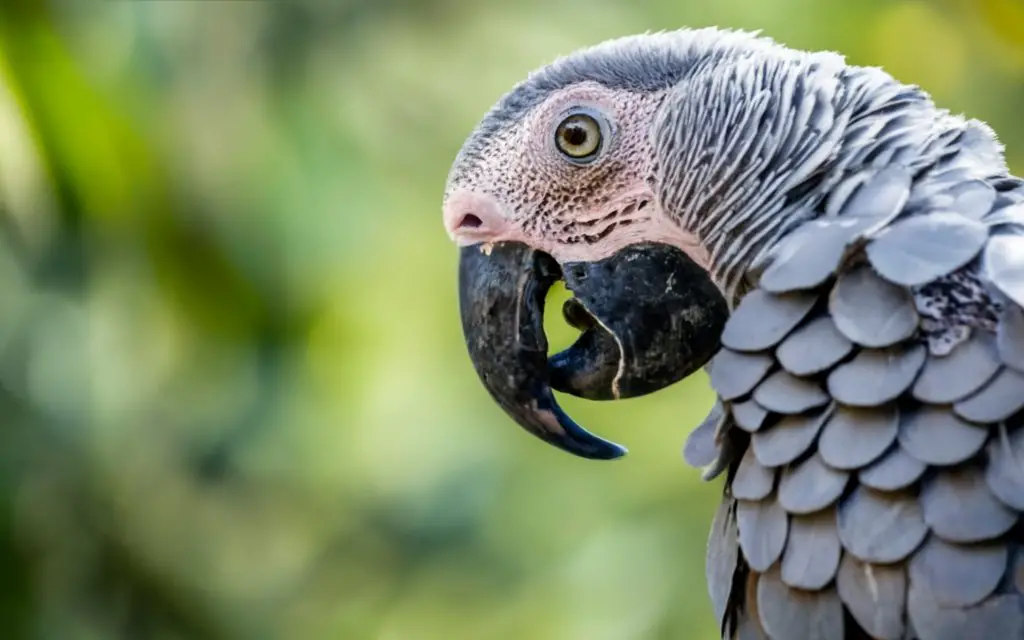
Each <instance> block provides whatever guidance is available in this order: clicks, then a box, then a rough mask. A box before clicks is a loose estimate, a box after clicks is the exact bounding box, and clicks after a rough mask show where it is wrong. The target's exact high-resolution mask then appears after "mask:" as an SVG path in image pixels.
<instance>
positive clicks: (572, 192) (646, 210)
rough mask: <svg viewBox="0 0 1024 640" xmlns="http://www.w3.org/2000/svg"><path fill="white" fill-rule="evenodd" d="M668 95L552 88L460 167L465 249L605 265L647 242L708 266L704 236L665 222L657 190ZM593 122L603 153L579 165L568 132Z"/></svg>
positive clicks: (456, 183) (450, 218)
mask: <svg viewBox="0 0 1024 640" xmlns="http://www.w3.org/2000/svg"><path fill="white" fill-rule="evenodd" d="M662 98H663V94H662V93H643V94H642V93H631V92H627V91H613V90H611V89H608V88H606V87H603V86H601V85H599V84H597V83H594V82H584V83H580V84H577V85H574V86H570V87H568V88H565V89H562V90H559V91H555V92H553V93H552V94H551V95H550V96H549V97H548V99H547V100H545V101H544V102H543V103H542V104H540V105H539V106H538V107H536V108H535V109H533V110H532V111H531V112H530V113H529V114H528V115H527V117H526V118H524V119H522V121H521V122H519V123H517V124H515V125H514V126H512V127H510V128H507V129H505V130H503V131H499V132H497V133H496V134H495V135H493V136H491V137H490V138H489V139H488V140H487V142H486V148H485V149H480V150H479V152H480V155H479V156H477V157H471V158H466V159H465V161H464V162H462V163H458V164H457V166H456V167H455V169H454V170H453V175H452V178H451V180H450V181H449V187H448V190H447V192H446V195H445V200H444V208H443V214H444V215H443V217H444V225H445V229H446V231H447V232H448V234H449V236H450V237H451V238H452V240H453V241H454V242H455V243H456V244H457V245H459V246H468V245H471V244H476V243H486V244H489V243H494V242H500V241H517V242H522V243H524V244H526V245H528V246H530V247H533V248H535V249H538V250H540V251H544V252H545V253H548V254H550V255H551V256H553V257H554V258H555V259H556V260H557V261H558V262H572V261H590V262H593V261H596V260H600V259H602V258H607V257H608V256H611V255H613V254H614V253H616V252H617V251H620V250H621V249H623V248H624V247H626V246H628V245H631V244H635V243H637V242H640V241H651V242H658V243H663V244H669V245H672V246H675V247H678V248H680V249H682V250H683V251H684V252H686V253H687V255H689V256H690V257H691V258H692V259H693V260H694V261H695V262H697V263H698V264H701V265H703V266H705V267H706V266H707V259H708V258H707V253H706V251H704V250H703V249H702V248H701V246H700V245H699V243H697V241H696V239H695V238H694V237H693V236H692V235H691V234H689V233H687V232H686V231H685V230H683V229H682V228H680V226H679V225H678V224H677V223H676V222H675V221H673V220H672V219H671V218H670V217H668V216H666V215H665V213H664V211H663V210H662V209H661V207H660V206H659V204H658V202H657V199H656V197H655V194H654V190H653V186H652V176H653V170H654V168H653V166H652V158H653V153H652V151H651V140H650V136H649V128H650V123H651V121H652V118H653V114H654V112H655V111H656V110H657V109H658V107H659V106H660V104H661V100H662ZM577 114H583V115H584V116H589V117H590V118H592V119H593V121H595V122H596V123H597V124H598V129H595V130H593V131H591V132H588V133H589V135H591V136H595V135H596V136H598V137H599V140H596V142H597V143H598V149H597V151H596V153H595V154H594V155H593V156H592V157H588V158H586V159H583V160H581V159H576V158H573V157H571V156H570V155H567V154H566V153H565V152H564V151H563V150H561V149H560V148H559V146H558V142H557V141H558V139H559V126H560V124H562V123H563V122H565V121H566V119H567V118H572V117H573V116H574V115H577Z"/></svg>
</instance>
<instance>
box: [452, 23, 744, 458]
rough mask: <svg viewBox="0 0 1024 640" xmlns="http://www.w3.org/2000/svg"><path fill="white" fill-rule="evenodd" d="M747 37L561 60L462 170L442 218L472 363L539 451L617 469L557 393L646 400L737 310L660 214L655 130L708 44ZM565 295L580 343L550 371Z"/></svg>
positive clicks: (508, 106) (493, 128)
mask: <svg viewBox="0 0 1024 640" xmlns="http://www.w3.org/2000/svg"><path fill="white" fill-rule="evenodd" d="M752 37H753V36H752V35H751V34H744V33H742V32H723V31H717V30H704V31H701V30H695V31H687V32H673V33H658V34H645V35H640V36H631V37H627V38H622V39H618V40H613V41H608V42H605V43H602V44H599V45H596V46H594V47H591V48H588V49H584V50H581V51H578V52H576V53H573V54H571V55H569V56H566V57H563V58H560V59H558V60H556V61H555V62H553V63H551V64H549V65H547V66H545V67H543V68H541V69H540V70H538V71H536V72H534V73H533V74H531V75H530V76H529V77H528V78H527V79H526V80H524V81H523V82H521V83H520V84H518V85H517V86H516V87H514V88H513V89H512V90H511V91H510V92H509V93H507V94H506V95H505V96H504V97H502V98H501V99H500V100H499V101H498V103H497V104H496V105H495V106H494V107H492V108H491V110H490V111H489V112H488V113H487V114H486V115H485V117H484V118H483V120H482V121H481V122H480V123H479V124H478V126H477V127H476V129H475V130H474V131H473V133H472V134H471V135H470V136H469V138H468V139H467V140H466V142H465V143H464V145H463V147H462V149H461V150H460V152H459V154H458V156H457V158H456V159H455V161H454V164H453V166H452V168H451V171H450V174H449V178H448V183H447V186H446V190H445V196H444V203H443V219H444V225H445V229H446V230H447V232H448V234H449V236H450V238H451V239H452V240H453V241H454V242H455V243H456V244H457V245H458V247H459V251H460V265H459V304H460V311H461V319H462V328H463V332H464V336H465V340H466V344H467V347H468V351H469V355H470V358H471V359H472V362H473V365H474V367H475V369H476V371H477V373H478V375H479V377H480V379H481V381H482V382H483V385H484V386H485V387H486V388H487V390H488V391H489V392H490V394H491V396H492V397H493V398H494V400H495V401H496V402H497V403H498V404H499V405H500V406H501V407H502V408H503V409H504V410H505V411H506V413H508V415H509V416H510V417H511V418H512V419H513V420H515V421H516V422H517V423H518V424H519V425H520V426H522V427H523V428H525V429H526V430H528V431H529V432H531V433H533V434H534V435H536V436H538V437H539V438H541V439H543V440H545V441H546V442H548V443H550V444H553V445H555V446H557V447H559V448H561V449H563V450H565V451H568V452H570V453H572V454H575V455H578V456H581V457H584V458H590V459H613V458H617V457H620V456H622V455H623V454H624V453H625V449H624V448H623V447H621V446H619V445H617V444H614V443H611V442H609V441H607V440H604V439H602V438H600V437H598V436H596V435H594V434H591V433H590V432H588V431H586V430H585V429H583V428H582V427H581V426H579V425H578V424H576V423H575V422H574V421H573V420H572V419H571V418H570V417H569V416H568V415H566V414H565V412H564V411H563V410H562V409H561V408H560V407H559V406H558V404H557V402H556V400H555V398H554V395H553V392H552V391H553V390H556V391H560V392H563V393H568V394H572V395H575V396H578V397H583V398H588V399H593V400H615V399H625V398H630V397H637V396H641V395H645V394H648V393H652V392H654V391H657V390H659V389H663V388H665V387H667V386H669V385H671V384H674V383H676V382H678V381H680V380H682V379H683V378H685V377H687V376H689V375H690V374H692V373H693V372H695V371H696V370H698V369H699V368H701V367H702V366H704V365H705V364H706V363H707V362H708V361H709V360H710V359H711V357H712V356H713V355H714V354H715V353H716V352H717V351H718V349H719V345H720V343H719V339H720V335H721V332H722V330H723V327H724V325H725V322H726V320H727V318H728V314H729V308H728V305H727V302H726V298H725V297H724V296H723V293H722V291H721V290H720V288H719V287H718V286H717V285H716V284H715V282H714V281H713V279H712V277H711V276H710V275H709V257H708V253H707V251H705V249H704V248H703V247H702V245H701V243H700V242H699V241H698V239H697V238H696V237H695V235H694V234H693V233H690V232H689V231H687V230H686V229H685V228H684V226H683V225H682V224H680V222H679V218H678V215H671V214H670V212H669V211H667V207H666V206H664V203H663V201H662V200H663V198H662V197H661V194H662V193H663V190H662V189H661V188H660V187H661V184H660V183H661V182H662V181H663V180H664V179H665V176H666V175H667V174H671V171H667V170H666V169H667V168H665V167H658V166H657V164H658V163H657V161H656V154H655V152H654V147H655V145H656V144H659V142H658V141H656V140H655V139H654V138H655V136H654V134H653V131H654V126H655V123H656V122H657V121H658V119H659V118H660V117H661V113H662V110H663V106H664V103H665V100H666V96H667V95H668V94H669V92H670V91H672V90H673V88H674V87H676V85H677V84H678V83H679V82H680V81H681V80H683V79H684V78H685V77H686V75H687V74H689V73H691V72H692V71H693V69H694V68H695V67H696V66H697V65H698V64H700V63H701V62H706V61H707V57H708V56H705V55H700V52H701V51H702V50H704V49H707V47H708V43H709V42H711V41H719V42H720V41H722V40H726V41H728V40H729V39H733V40H737V41H750V40H751V38H752ZM661 144H664V142H661ZM669 144H671V141H669ZM676 179H678V176H677V177H676ZM559 280H561V281H563V282H564V283H565V286H566V288H567V289H568V290H569V291H570V292H571V293H572V294H573V297H572V298H571V299H570V300H568V301H567V302H566V303H565V305H564V307H563V315H564V318H565V320H566V321H567V322H568V323H569V324H570V325H571V326H573V327H574V328H576V329H578V330H580V332H581V333H580V335H579V337H578V339H577V340H576V341H575V343H574V344H572V345H571V346H570V347H569V348H567V349H566V350H565V351H563V352H561V353H557V354H554V355H551V356H549V354H548V348H547V340H546V337H545V334H544V328H543V314H544V302H545V296H546V294H547V292H548V290H549V288H550V287H551V286H552V285H553V284H554V283H555V282H557V281H559Z"/></svg>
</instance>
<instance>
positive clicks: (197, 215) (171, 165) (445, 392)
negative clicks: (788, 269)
mask: <svg viewBox="0 0 1024 640" xmlns="http://www.w3.org/2000/svg"><path fill="white" fill-rule="evenodd" d="M978 7H980V9H979V8H976V7H975V5H974V4H973V3H969V2H961V1H960V0H947V1H945V2H920V1H919V2H882V1H880V0H874V1H871V2H864V3H861V4H855V3H848V2H842V1H841V0H820V1H818V2H813V3H809V2H801V1H800V0H769V1H767V2H766V1H764V0H721V1H720V2H716V3H705V2H697V1H696V0H648V1H646V2H627V1H626V0H590V1H589V2H582V1H579V2H573V1H569V0H566V1H561V2H559V1H555V2H552V1H551V0H547V1H545V2H541V1H540V0H527V1H526V2H521V3H511V2H507V3H502V2H470V1H468V0H430V1H428V2H414V1H412V0H390V1H387V2H384V1H375V2H369V1H365V0H363V1H356V0H350V1H348V2H336V3H323V2H314V1H313V0H308V1H302V2H300V1H299V0H294V1H289V2H267V3H243V2H229V3H208V2H172V3H158V2H108V3H50V4H49V5H46V4H44V3H37V2H25V1H22V2H12V3H8V4H7V5H5V7H4V8H3V9H0V79H2V82H0V222H2V226H0V299H2V300H3V301H4V305H3V312H2V313H0V410H2V415H3V416H4V420H3V421H2V423H0V620H3V622H4V627H5V629H6V630H7V631H5V633H4V637H12V638H22V637H24V638H60V639H61V640H77V639H79V638H82V639H107V638H111V639H115V638H116V639H120V638H132V639H134V638H159V639H163V638H303V639H307V638H308V639H311V640H318V639H321V638H323V639H336V638H341V639H349V638H353V639H362V638H368V639H369V638H374V639H377V638H379V639H382V640H398V639H401V640H405V639H416V640H419V639H424V640H428V639H434V638H437V639H440V638H473V639H476V638H481V639H483V638H496V639H497V638H539V639H551V640H571V639H575V638H586V639H587V640H604V639H607V640H620V639H634V638H637V639H639V638H713V637H716V636H715V628H714V624H713V622H712V619H711V613H710V607H709V603H708V600H707V597H706V595H705V579H704V569H703V556H704V544H705V540H706V535H707V528H708V524H709V521H710V517H711V512H712V509H713V506H714V504H715V503H716V501H717V496H718V492H719V486H718V484H717V483H714V484H703V483H701V482H700V481H699V479H698V474H697V473H696V472H695V471H694V470H692V469H689V468H687V467H686V466H685V465H683V463H682V461H681V456H680V449H681V446H682V443H683V441H684V439H685V434H686V433H687V432H688V430H689V429H690V428H692V427H693V426H694V425H695V424H696V423H697V421H698V420H699V419H700V418H701V417H703V415H704V414H705V412H706V411H707V410H708V408H709V407H710V402H711V397H710V395H709V393H708V390H707V388H706V380H705V379H704V378H703V377H701V376H696V377H694V378H693V379H691V380H688V381H686V382H684V383H682V384H679V385H677V386H675V387H673V388H671V389H669V390H666V391H664V392H662V393H659V394H656V395H655V396H654V397H649V398H643V399H637V400H631V401H627V402H623V403H616V404H595V403H587V402H583V401H579V400H573V399H566V400H565V406H566V407H567V409H568V410H569V411H570V412H571V413H572V414H573V415H574V416H576V417H577V418H578V419H579V420H580V422H581V423H583V424H585V425H587V426H588V427H589V428H592V429H594V430H595V431H597V432H599V433H602V434H605V435H608V436H610V437H612V438H614V439H616V440H618V441H621V442H623V443H625V444H627V445H628V446H629V447H630V449H631V454H630V455H629V456H628V457H627V458H625V459H624V460H621V461H618V462H616V463H612V464H599V463H587V462H584V461H581V460H577V459H573V458H569V457H568V456H566V455H564V454H561V453H559V452H557V451H556V450H554V449H552V448H549V447H545V446H542V445H540V444H539V443H538V442H537V441H535V440H534V439H532V438H529V437H528V436H526V435H525V434H523V433H522V432H521V431H520V430H518V429H517V428H515V427H514V426H512V425H511V424H510V423H509V422H508V420H507V419H506V418H505V416H504V415H503V414H502V413H501V412H500V410H499V409H498V408H497V407H496V406H494V405H493V404H492V402H491V401H490V399H489V398H488V397H487V396H486V393H485V392H484V390H483V389H482V387H481V386H480V385H479V383H478V381H477V379H476V377H475V374H474V372H473V370H472V368H471V365H470V363H469V361H468V359H467V358H466V357H465V355H464V354H465V351H464V346H463V344H462V338H461V334H460V331H459V323H458V317H457V308H456V297H455V261H456V253H455V251H454V249H453V247H452V246H451V245H450V244H449V242H448V239H447V237H446V236H445V234H444V233H443V230H442V227H441V220H440V196H441V189H442V187H443V184H444V180H445V177H446V174H447V171H448V166H449V163H450V162H451V160H452V158H453V157H454V155H455V153H456V151H457V150H458V147H459V145H460V144H461V142H462V140H463V138H464V136H465V135H466V134H467V133H468V132H469V130H470V129H471V128H472V126H473V124H474V123H475V121H476V120H477V118H479V117H480V116H481V115H482V113H483V111H484V110H485V109H486V108H487V107H488V106H489V105H490V104H491V103H492V102H493V101H494V100H495V99H496V98H497V97H498V96H499V95H500V94H501V93H503V92H504V91H506V90H507V89H508V88H509V87H510V86H511V85H512V84H513V83H514V82H516V81H517V80H519V79H520V78H521V77H522V76H523V75H524V74H525V73H526V72H527V71H529V70H531V69H532V68H534V67H536V66H538V65H539V64H542V63H543V62H545V61H547V60H550V59H551V58H552V57H554V56H555V55H558V54H561V53H565V52H568V51H569V50H572V49H574V48H576V47H578V46H581V45H585V44H589V43H593V42H596V41H598V40H601V39H604V38H608V37H613V36H616V35H622V34H625V33H630V32H635V31H643V30H648V29H664V28H674V27H678V26H682V25H691V26H699V25H707V24H719V25H723V26H734V27H744V28H750V29H763V30H764V31H765V32H766V33H767V34H769V35H771V36H773V37H775V38H777V39H779V40H782V41H784V42H786V43H788V44H791V45H793V46H797V47H805V48H829V49H838V50H841V51H843V52H844V53H846V54H847V55H848V56H849V57H850V59H851V60H853V61H854V62H857V63H861V64H871V65H883V66H885V67H886V68H887V69H889V70H891V71H892V72H893V73H894V74H896V75H897V76H898V77H900V78H901V79H903V80H905V81H909V82H915V83H919V84H922V85H923V86H925V88H926V89H929V90H931V91H933V92H934V94H935V96H936V98H937V99H938V100H939V101H940V102H942V103H943V104H945V105H947V106H948V107H950V108H951V109H952V110H954V111H959V112H966V113H969V114H971V115H973V116H976V117H979V118H982V119H985V120H988V121H989V122H990V123H991V124H992V125H993V126H994V127H995V128H996V129H997V131H999V132H1000V135H1001V137H1002V140H1003V142H1004V143H1005V144H1006V145H1007V146H1008V148H1009V150H1010V156H1011V160H1013V161H1014V163H1015V165H1016V166H1017V167H1018V170H1020V169H1021V168H1024V165H1022V163H1024V156H1022V154H1024V125H1022V124H1021V122H1020V119H1019V113H1020V110H1021V108H1022V107H1024V92H1022V91H1021V87H1022V86H1024V83H1022V82H1021V81H1022V79H1024V47H1022V46H1021V41H1020V37H1021V35H1022V33H1024V23H1022V22H1019V20H1021V14H1020V12H1019V11H1018V12H1016V13H1015V11H1016V10H1015V8H1014V6H1011V4H1008V0H986V1H985V2H982V3H980V4H979V5H978ZM1015 21H1018V22H1015ZM564 297H565V292H564V291H559V292H556V294H554V295H553V299H552V302H551V304H550V309H549V311H550V313H549V316H550V317H549V318H548V326H549V328H550V329H549V330H550V335H551V336H552V340H553V342H554V345H553V346H555V347H558V346H563V345H565V344H568V342H569V341H570V340H571V339H572V332H571V331H570V330H569V329H568V328H567V327H565V326H564V325H562V324H561V322H560V321H559V318H558V316H559V314H558V309H559V306H560V303H561V301H562V300H564Z"/></svg>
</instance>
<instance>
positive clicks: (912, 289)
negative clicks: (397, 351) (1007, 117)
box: [443, 28, 1024, 640]
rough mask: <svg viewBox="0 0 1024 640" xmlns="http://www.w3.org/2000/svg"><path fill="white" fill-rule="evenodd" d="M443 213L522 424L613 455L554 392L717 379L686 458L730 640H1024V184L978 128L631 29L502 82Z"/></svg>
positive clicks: (467, 300)
mask: <svg viewBox="0 0 1024 640" xmlns="http://www.w3.org/2000/svg"><path fill="white" fill-rule="evenodd" d="M443 220H444V225H445V228H446V230H447V232H448V234H449V235H450V237H451V238H452V240H453V242H454V243H455V244H456V245H457V247H458V251H459V271H458V281H459V284H458V286H459V307H460V314H461V321H462V329H463V333H464V336H465V341H466V345H467V350H468V355H469V358H470V359H471V361H472V363H473V366H474V368H475V370H476V372H477V374H478V376H479V378H480V380H481V382H482V384H483V386H484V387H485V388H486V389H487V391H488V392H489V393H490V396H491V397H492V398H493V400H494V401H495V402H496V403H497V404H499V405H500V407H501V408H502V409H503V410H504V411H505V412H506V413H507V414H508V415H509V416H510V417H511V419H512V420H514V421H515V422H516V423H518V424H519V425H520V426H522V427H523V428H524V429H526V430H527V431H528V432H530V433H532V434H533V435H535V436H537V437H539V438H540V439H542V440H544V441H546V442H548V443H550V444H552V445H555V446H557V447H559V448H561V449H563V450H564V451H567V452H569V453H571V454H574V455H577V456H581V457H584V458H588V459H595V460H610V459H614V458H618V457H620V456H622V455H623V454H624V453H625V451H626V450H625V449H624V448H623V447H621V446H619V445H617V444H614V443H612V442H609V441H607V440H604V439H602V438H600V437H598V436H597V435H595V434H592V433H591V432H589V431H587V430H585V429H584V428H583V427H581V426H580V425H579V424H577V423H576V422H574V421H573V420H572V419H571V418H570V417H569V416H568V415H567V414H566V413H565V412H564V411H563V410H562V409H561V408H560V407H559V406H558V404H557V402H556V400H555V397H554V393H553V391H558V392H562V393H567V394H572V395H575V396H577V397H582V398H589V399H593V400H615V399H620V398H630V397H636V396H640V395H644V394H649V393H653V392H655V391H657V390H659V389H663V388H665V387H667V386H669V385H671V384H674V383H675V382H677V381H679V380H681V379H683V378H685V377H687V376H689V375H691V374H692V373H694V372H696V371H698V370H702V369H703V370H706V371H707V373H708V375H709V379H710V384H711V386H712V387H713V389H714V391H715V393H716V397H717V400H716V403H715V404H714V407H713V408H712V409H711V411H710V414H709V415H708V417H707V419H706V420H704V422H703V423H702V424H701V425H699V426H697V427H695V428H694V429H693V430H692V431H691V432H690V434H689V436H688V438H687V440H686V443H685V445H684V446H683V447H682V448H683V451H684V457H685V458H686V460H687V461H688V462H689V463H690V464H692V465H694V466H697V467H699V468H702V469H703V476H704V478H705V479H708V480H710V479H713V478H715V477H719V476H720V477H723V478H724V489H723V492H722V499H721V504H720V507H719V508H718V510H717V513H716V514H715V515H714V517H713V521H712V524H711V531H710V534H709V538H708V546H707V556H706V567H707V570H706V580H707V583H708V592H709V594H710V601H711V606H712V608H713V611H714V613H715V615H716V616H717V620H718V622H719V623H720V629H721V636H722V637H723V638H772V639H775V640H799V639H805V638H816V639H821V640H839V639H842V638H847V639H853V638H884V639H893V640H895V639H912V638H913V639H920V640H938V639H946V638H948V639H950V640H962V639H963V638H985V639H993V640H995V639H999V640H1008V639H1011V638H1015V639H1021V638H1024V427H1022V425H1024V310H1022V308H1024V180H1022V179H1020V178H1018V177H1015V176H1014V175H1012V174H1011V173H1010V171H1009V169H1008V168H1007V165H1006V162H1005V160H1004V155H1003V147H1002V145H1001V144H1000V143H999V141H998V140H997V138H996V135H995V133H994V132H993V131H992V129H991V128H990V127H989V126H987V125H986V124H984V123H982V122H979V121H977V120H973V119H968V118H964V117H960V116H957V115H953V114H951V113H950V112H949V111H947V110H944V109H941V108H939V107H938V106H937V105H936V104H935V103H934V102H933V101H932V99H931V98H930V97H929V95H928V94H927V93H926V92H924V91H923V90H922V89H920V88H919V87H916V86H913V85H907V84H903V83H900V82H898V81H896V80H895V79H894V78H893V77H891V76H890V75H889V74H887V73H886V72H884V71H883V70H881V69H878V68H868V67H861V66H855V65H851V64H848V63H847V62H846V61H845V59H844V58H843V57H842V56H840V55H838V54H836V53H831V52H805V51H798V50H794V49H792V48H790V47H787V46H784V45H782V44H779V43H777V42H775V41H773V40H771V39H769V38H767V37H764V36H762V35H760V34H758V33H749V32H745V31H737V30H724V29H716V28H705V29H682V30H678V31H671V32H658V33H646V34H641V35H634V36H628V37H624V38H619V39H615V40H610V41H606V42H603V43H600V44H597V45H594V46H591V47H588V48H586V49H581V50H579V51H576V52H573V53H571V54H569V55H566V56H563V57H561V58H559V59H557V60H555V61H553V62H552V63H551V64H548V65H546V66H544V67H542V68H540V69H539V70H537V71H535V72H534V73H532V74H530V75H529V76H528V77H527V78H526V79H525V80H523V81H522V82H520V83H519V84H518V85H516V86H515V87H514V88H512V89H511V90H510V91H509V92H508V93H507V94H506V95H504V96H503V97H502V98H501V99H500V100H499V101H498V102H497V103H496V104H495V105H494V106H493V107H492V108H491V109H490V111H489V112H488V113H487V114H486V115H484V117H483V118H482V120H481V121H480V123H479V124H478V125H477V127H476V128H475V129H474V131H473V132H472V133H471V134H470V135H469V137H468V138H467V140H466V141H465V142H464V144H463V146H462V148H461V150H460V151H459V153H458V155H457V157H456V158H455V159H454V162H453V164H452V167H451V170H450V173H449V177H448V182H447V185H446V190H445V195H444V202H443ZM559 280H562V281H563V282H564V283H565V286H566V288H567V289H568V290H569V291H570V292H571V293H572V298H571V299H569V300H568V301H567V302H566V303H565V304H564V306H563V308H562V311H563V316H564V318H565V320H566V321H567V322H568V323H569V324H570V325H572V326H573V327H574V328H576V329H578V330H579V332H580V334H579V336H578V338H577V339H576V341H575V342H574V343H573V344H572V345H571V346H570V347H568V348H567V349H566V350H564V351H562V352H560V353H556V354H553V355H552V354H549V353H548V344H547V338H546V337H545V334H544V327H543V311H544V303H545V296H546V294H547V292H548V291H549V289H550V287H551V286H552V285H553V284H554V283H555V282H557V281H559ZM690 426H691V427H692V426H693V425H690ZM687 428H689V427H687ZM681 440H682V438H681ZM681 444H682V443H681ZM709 518H710V514H709Z"/></svg>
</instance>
